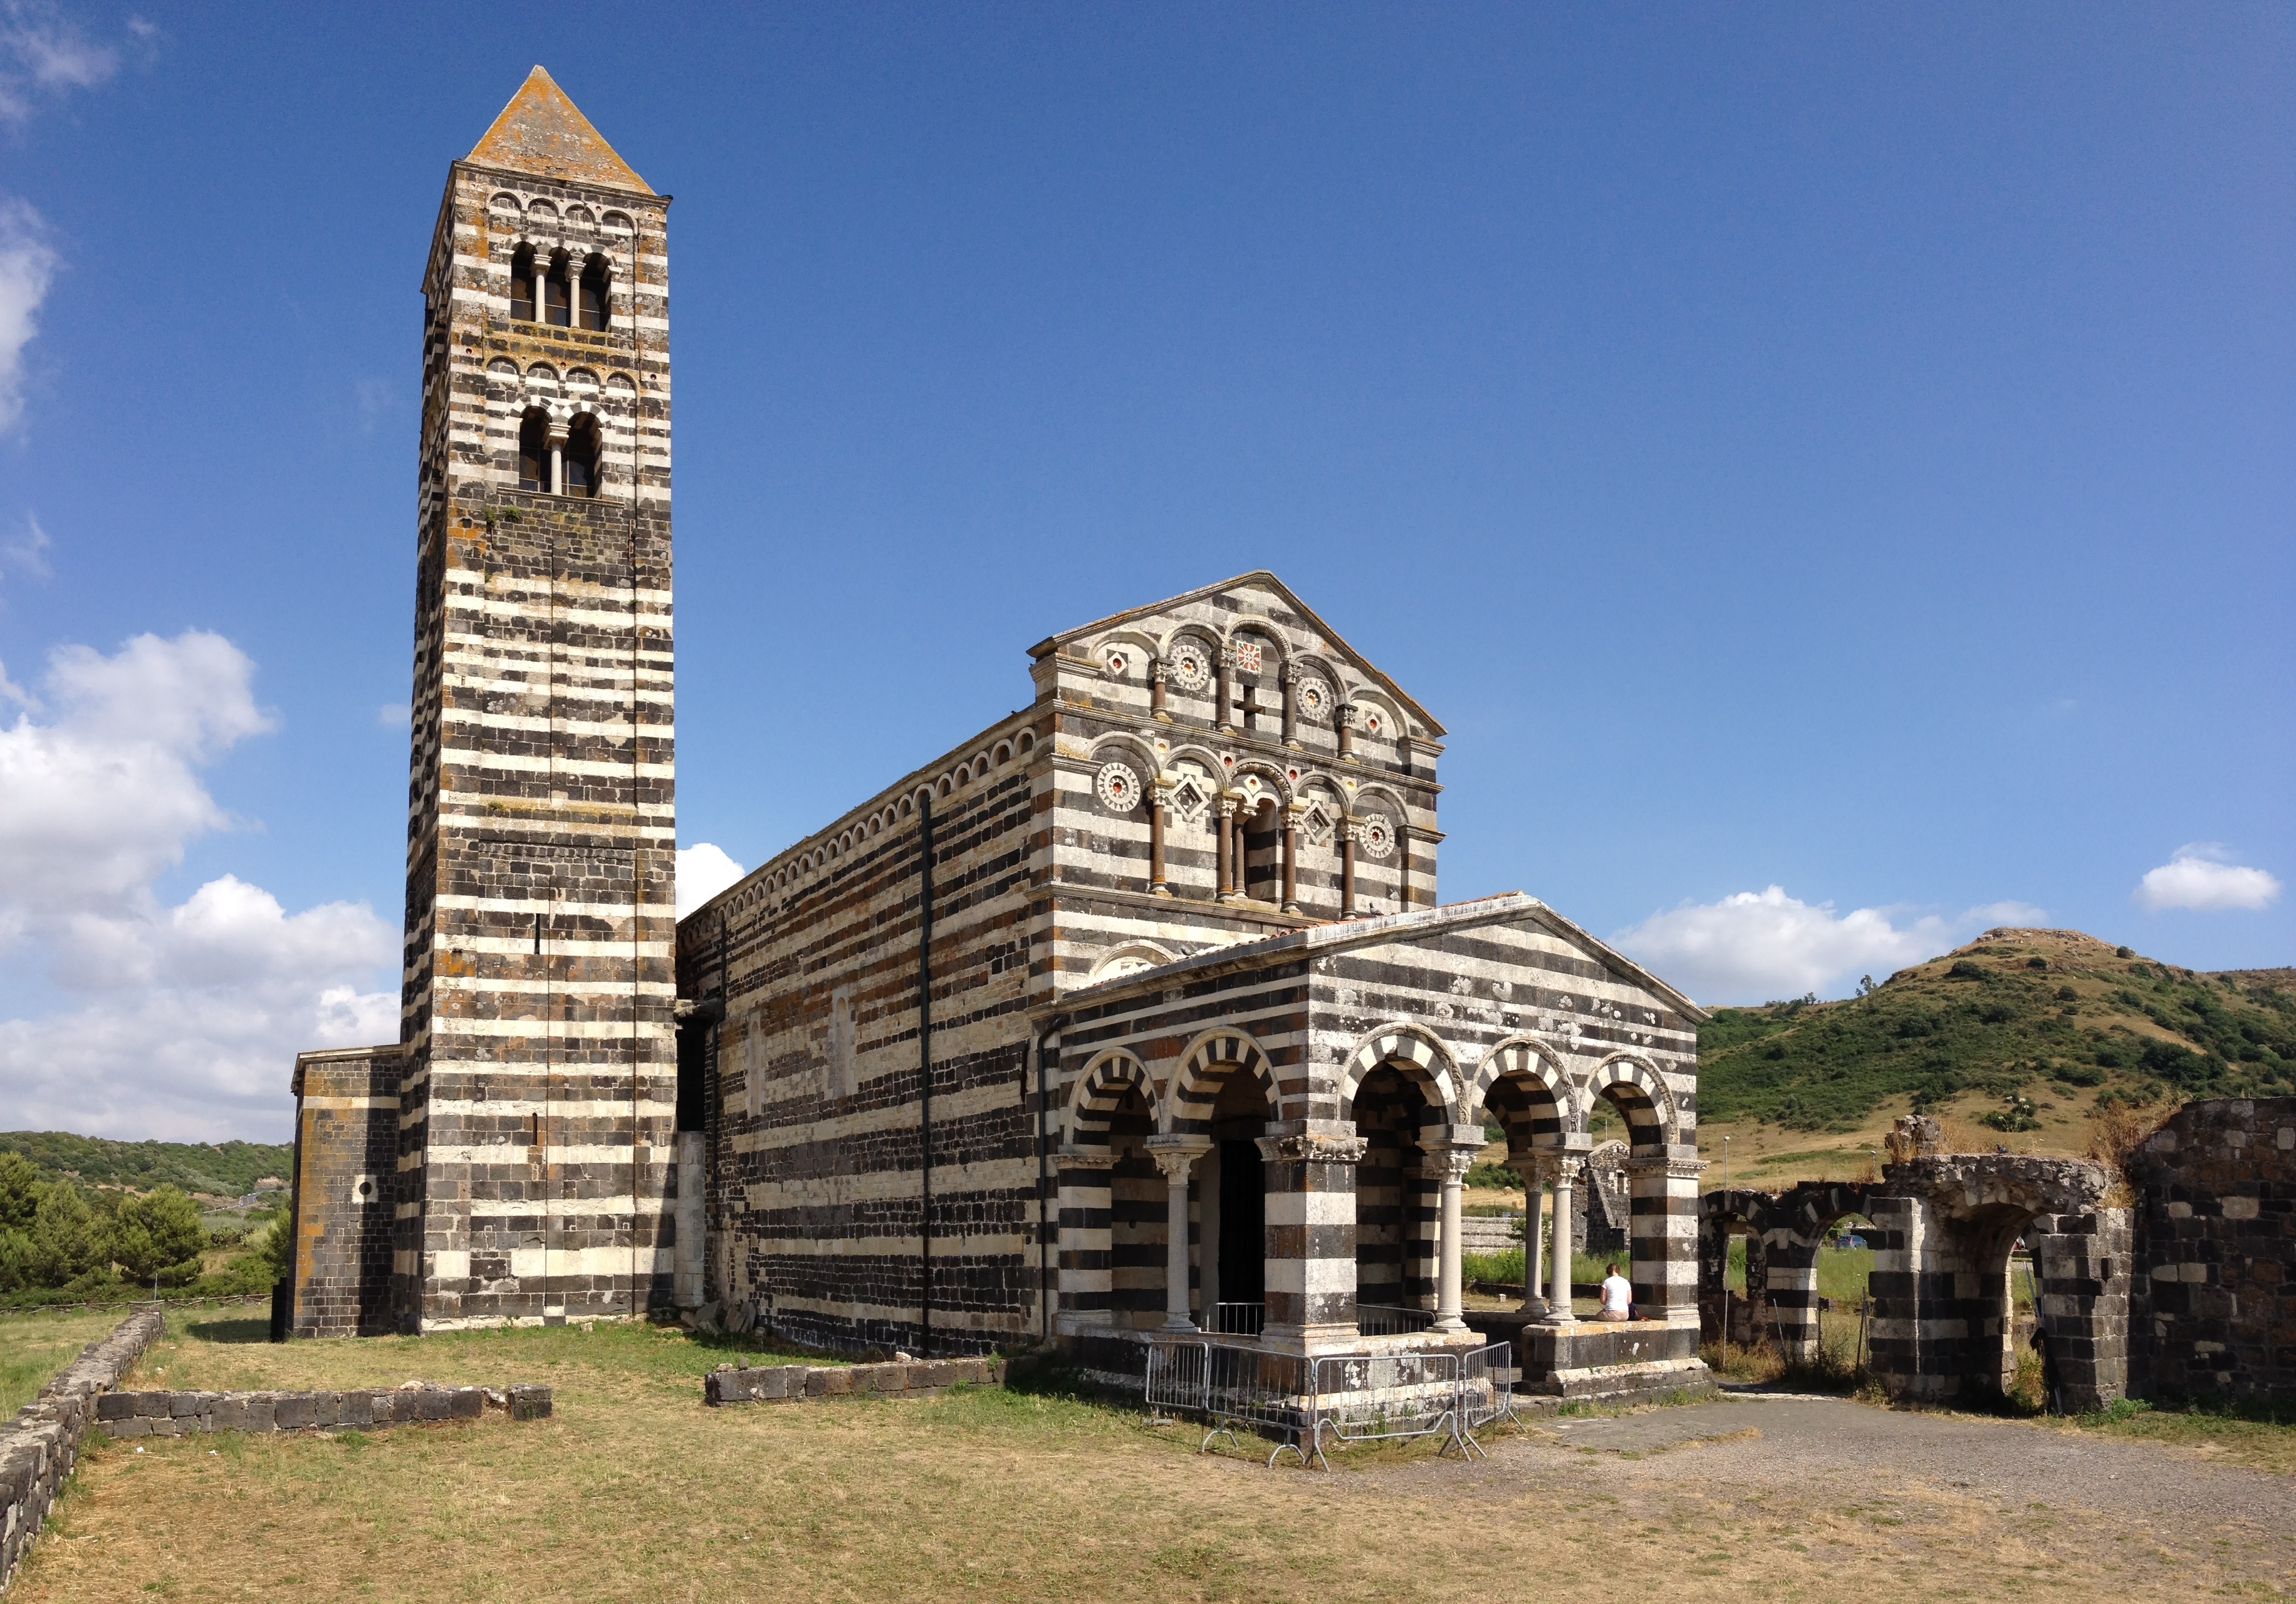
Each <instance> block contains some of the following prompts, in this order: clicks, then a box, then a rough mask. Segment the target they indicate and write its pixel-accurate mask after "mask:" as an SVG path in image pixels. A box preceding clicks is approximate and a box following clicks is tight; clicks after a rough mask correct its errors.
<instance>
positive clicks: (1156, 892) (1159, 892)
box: [1148, 886, 1172, 896]
mask: <svg viewBox="0 0 2296 1604" xmlns="http://www.w3.org/2000/svg"><path fill="white" fill-rule="evenodd" d="M1148 895H1149V896H1171V895H1172V888H1171V887H1169V886H1151V887H1149V888H1148Z"/></svg>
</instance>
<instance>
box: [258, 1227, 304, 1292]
mask: <svg viewBox="0 0 2296 1604" xmlns="http://www.w3.org/2000/svg"><path fill="white" fill-rule="evenodd" d="M256 1256H257V1257H258V1260H259V1261H260V1262H261V1264H263V1266H264V1268H265V1269H266V1272H267V1273H266V1275H265V1276H264V1278H263V1284H264V1285H265V1286H266V1287H275V1286H277V1285H278V1284H279V1283H280V1282H281V1281H287V1280H290V1279H291V1277H292V1276H293V1275H294V1273H295V1216H294V1215H292V1214H282V1215H280V1216H279V1217H278V1218H277V1219H275V1220H274V1221H272V1222H271V1234H270V1235H268V1236H266V1238H264V1239H263V1244H262V1246H261V1247H260V1248H258V1249H257V1250H256Z"/></svg>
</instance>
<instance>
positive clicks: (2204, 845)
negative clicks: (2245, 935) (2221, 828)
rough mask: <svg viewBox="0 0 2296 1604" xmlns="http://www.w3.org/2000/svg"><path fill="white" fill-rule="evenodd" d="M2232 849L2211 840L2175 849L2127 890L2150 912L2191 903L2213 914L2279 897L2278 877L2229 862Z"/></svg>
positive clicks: (2262, 905)
mask: <svg viewBox="0 0 2296 1604" xmlns="http://www.w3.org/2000/svg"><path fill="white" fill-rule="evenodd" d="M2230 857H2231V854H2230V853H2229V852H2228V851H2226V849H2225V848H2224V847H2221V846H2219V845H2218V844H2217V843H2216V842H2214V841H2194V842H2191V843H2190V844H2188V845H2186V846H2183V847H2177V850H2176V852H2175V854H2174V855H2171V856H2170V857H2169V861H2168V862H2167V863H2163V864H2161V866H2160V867H2159V868H2158V869H2153V870H2149V871H2147V872H2146V873H2145V876H2144V879H2143V880H2139V881H2138V882H2137V885H2136V890H2135V891H2134V892H2132V893H2131V894H2130V895H2131V896H2133V897H2134V898H2135V899H2136V902H2137V903H2139V904H2142V905H2143V906H2144V907H2145V908H2146V909H2148V910H2150V911H2151V912H2155V913H2158V912H2161V910H2162V909H2163V908H2191V909H2194V910H2195V911H2197V912H2204V913H2212V912H2218V911H2220V910H2222V909H2226V908H2251V909H2253V908H2265V907H2269V906H2271V905H2272V904H2273V903H2275V902H2276V901H2278V900H2279V897H2280V882H2279V881H2278V880H2276V879H2274V878H2273V877H2272V876H2271V875H2270V874H2268V873H2267V872H2265V871H2263V870H2261V869H2250V868H2246V867H2243V865H2241V864H2238V863H2231V862H2228V861H2227V860H2228V859H2229V858H2230Z"/></svg>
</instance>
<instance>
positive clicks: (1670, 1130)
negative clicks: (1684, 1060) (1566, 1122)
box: [1579, 1052, 1682, 1158]
mask: <svg viewBox="0 0 2296 1604" xmlns="http://www.w3.org/2000/svg"><path fill="white" fill-rule="evenodd" d="M1604 1093H1609V1094H1610V1095H1611V1101H1613V1102H1615V1103H1616V1104H1618V1106H1619V1111H1620V1113H1621V1114H1623V1115H1624V1116H1625V1117H1626V1121H1627V1131H1628V1138H1629V1140H1630V1141H1631V1142H1633V1144H1634V1150H1635V1154H1636V1157H1637V1158H1643V1157H1648V1156H1651V1155H1653V1154H1657V1153H1661V1152H1662V1151H1663V1150H1665V1149H1667V1148H1669V1147H1672V1146H1673V1145H1674V1144H1675V1143H1676V1142H1679V1141H1681V1140H1682V1117H1681V1112H1680V1110H1679V1109H1678V1108H1677V1106H1676V1103H1675V1098H1674V1089H1673V1088H1672V1087H1670V1086H1669V1085H1668V1084H1666V1077H1665V1076H1662V1075H1661V1074H1660V1073H1659V1072H1658V1071H1657V1070H1656V1069H1655V1068H1652V1066H1651V1065H1649V1064H1648V1063H1645V1062H1644V1060H1641V1059H1639V1058H1636V1057H1635V1056H1633V1055H1632V1054H1630V1053H1623V1052H1620V1053H1613V1054H1612V1055H1611V1057H1609V1058H1606V1059H1604V1060H1603V1061H1602V1062H1601V1063H1599V1064H1597V1065H1595V1069H1594V1073H1593V1074H1591V1075H1589V1076H1587V1092H1586V1096H1585V1098H1584V1100H1583V1101H1581V1102H1580V1104H1579V1129H1581V1130H1584V1129H1586V1128H1587V1119H1588V1118H1589V1117H1592V1115H1593V1114H1594V1111H1595V1099H1596V1098H1598V1097H1601V1096H1603V1094H1604Z"/></svg>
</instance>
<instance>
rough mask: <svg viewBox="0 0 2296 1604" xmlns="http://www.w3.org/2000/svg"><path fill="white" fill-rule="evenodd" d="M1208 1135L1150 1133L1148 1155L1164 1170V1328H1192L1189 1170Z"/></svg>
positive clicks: (1206, 1146)
mask: <svg viewBox="0 0 2296 1604" xmlns="http://www.w3.org/2000/svg"><path fill="white" fill-rule="evenodd" d="M1211 1146H1212V1144H1211V1139H1210V1137H1208V1136H1151V1137H1150V1138H1149V1139H1148V1154H1149V1157H1151V1158H1153V1159H1155V1160H1156V1167H1157V1168H1158V1169H1160V1170H1162V1171H1163V1172H1164V1186H1165V1189H1166V1190H1165V1194H1164V1329H1165V1330H1168V1331H1193V1330H1195V1329H1196V1322H1194V1321H1193V1320H1191V1319H1189V1318H1188V1265H1189V1263H1190V1258H1189V1254H1188V1172H1189V1171H1190V1170H1191V1169H1193V1167H1194V1166H1195V1162H1196V1160H1197V1159H1198V1158H1201V1157H1203V1155H1204V1154H1206V1153H1208V1152H1210V1150H1211Z"/></svg>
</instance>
